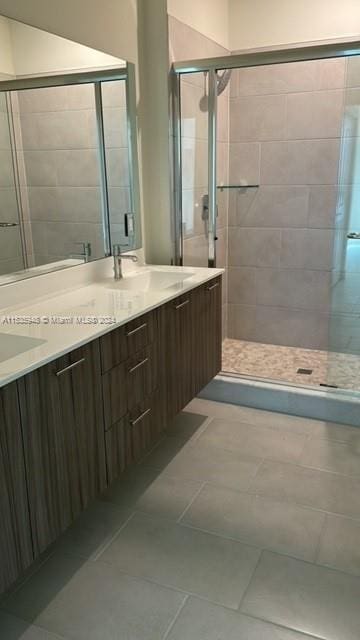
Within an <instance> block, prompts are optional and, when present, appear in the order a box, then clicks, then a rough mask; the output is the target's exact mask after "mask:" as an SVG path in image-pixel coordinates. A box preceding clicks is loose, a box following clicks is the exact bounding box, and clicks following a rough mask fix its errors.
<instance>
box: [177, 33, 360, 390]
mask: <svg viewBox="0 0 360 640" xmlns="http://www.w3.org/2000/svg"><path fill="white" fill-rule="evenodd" d="M359 54H360V48H359V46H357V45H356V44H355V45H349V46H347V47H345V46H344V45H335V46H331V45H320V46H317V47H310V48H306V49H291V50H287V51H279V52H276V51H273V52H269V53H268V52H261V53H251V54H243V55H236V56H229V57H225V58H217V59H209V60H196V61H190V62H189V61H187V62H184V63H181V62H180V63H175V64H174V68H173V99H174V128H175V156H174V157H175V163H174V165H175V230H176V248H177V262H178V264H184V265H199V266H200V265H202V266H210V267H212V266H220V267H223V268H224V269H225V275H224V292H223V338H224V340H223V371H224V372H225V373H230V374H232V375H239V376H245V377H247V378H249V377H250V378H254V379H260V380H264V379H265V380H269V381H275V382H279V383H286V384H290V385H296V386H306V387H309V386H310V387H313V388H317V389H318V388H319V387H321V388H323V389H329V390H335V389H340V390H342V391H344V390H346V391H348V392H353V391H359V390H360V313H359V311H360V297H359V296H360V287H359V284H360V220H359V219H358V215H359V211H360V209H359V206H358V204H359V198H360V191H359V183H360V173H359V171H360V164H359V158H360V155H359V153H360V152H359V144H358V140H359V113H360V55H359ZM358 156H359V157H358Z"/></svg>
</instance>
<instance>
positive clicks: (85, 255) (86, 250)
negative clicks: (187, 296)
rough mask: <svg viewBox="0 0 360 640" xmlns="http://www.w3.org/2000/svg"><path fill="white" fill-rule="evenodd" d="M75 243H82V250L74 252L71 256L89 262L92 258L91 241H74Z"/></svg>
mask: <svg viewBox="0 0 360 640" xmlns="http://www.w3.org/2000/svg"><path fill="white" fill-rule="evenodd" d="M73 244H76V245H80V246H81V247H82V249H83V250H82V252H79V253H72V254H71V255H70V258H82V259H83V260H84V262H89V260H90V258H91V242H73Z"/></svg>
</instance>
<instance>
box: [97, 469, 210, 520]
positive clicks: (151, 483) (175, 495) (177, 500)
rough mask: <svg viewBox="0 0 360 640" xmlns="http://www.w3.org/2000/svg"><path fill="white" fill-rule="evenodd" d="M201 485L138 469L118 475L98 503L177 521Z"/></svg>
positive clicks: (153, 470) (192, 481) (154, 470)
mask: <svg viewBox="0 0 360 640" xmlns="http://www.w3.org/2000/svg"><path fill="white" fill-rule="evenodd" d="M201 485H202V483H201V482H196V481H195V480H186V479H184V478H173V477H171V476H168V475H166V474H164V473H162V472H159V471H158V470H157V469H152V468H150V467H143V466H140V467H136V468H135V469H133V470H131V471H130V472H129V473H126V474H125V475H123V476H121V477H120V478H119V479H118V480H117V481H116V482H115V483H114V484H113V485H112V486H111V487H110V489H109V490H108V491H107V492H106V493H104V494H103V495H102V496H101V500H105V501H108V502H113V503H115V504H118V505H120V506H122V507H123V508H125V507H126V508H132V509H138V510H139V511H145V512H147V513H153V514H156V515H160V516H162V517H164V518H169V519H175V520H177V519H178V518H179V516H180V515H181V514H182V513H183V511H184V509H185V508H186V507H187V505H188V504H189V503H190V501H191V500H192V499H193V497H194V496H195V494H196V493H197V492H198V491H199V489H200V487H201Z"/></svg>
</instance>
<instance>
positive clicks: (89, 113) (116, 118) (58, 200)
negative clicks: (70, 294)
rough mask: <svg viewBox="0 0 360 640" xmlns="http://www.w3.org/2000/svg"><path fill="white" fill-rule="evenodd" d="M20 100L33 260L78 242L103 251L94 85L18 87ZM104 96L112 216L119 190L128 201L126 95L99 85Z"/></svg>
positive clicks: (72, 249) (75, 248)
mask: <svg viewBox="0 0 360 640" xmlns="http://www.w3.org/2000/svg"><path fill="white" fill-rule="evenodd" d="M111 84H112V83H111ZM18 100H19V113H20V122H21V137H22V140H21V144H22V150H21V151H22V156H23V159H24V165H25V172H26V183H27V195H28V201H29V210H30V222H31V229H32V240H33V248H34V258H35V264H42V263H46V262H52V261H54V260H59V259H63V258H67V257H69V256H70V255H71V254H75V253H78V252H81V251H82V248H81V246H79V244H77V243H81V242H90V243H91V248H92V257H93V258H98V257H102V256H103V255H104V244H103V228H102V199H101V189H100V170H99V153H98V137H97V127H96V114H95V106H94V105H95V103H94V88H93V86H92V85H76V86H68V87H56V88H48V89H36V90H27V91H22V92H18ZM103 103H104V123H105V141H106V146H107V170H108V180H109V199H110V203H111V207H112V213H113V214H114V215H115V216H116V214H117V213H118V212H117V207H118V202H119V193H120V192H121V193H123V192H124V194H126V195H124V199H125V200H127V199H128V196H127V194H128V192H129V176H128V159H127V158H128V155H127V138H126V105H125V94H124V92H123V95H122V97H121V98H120V97H119V93H118V92H117V93H116V94H115V92H114V91H112V90H111V87H105V89H104V96H103ZM118 217H119V219H118V221H117V222H118V224H119V226H121V220H120V215H119V216H118Z"/></svg>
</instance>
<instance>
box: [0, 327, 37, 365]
mask: <svg viewBox="0 0 360 640" xmlns="http://www.w3.org/2000/svg"><path fill="white" fill-rule="evenodd" d="M44 342H46V340H40V338H28V337H27V336H14V335H13V334H11V333H0V362H4V361H5V360H10V358H15V356H18V355H20V354H21V353H24V352H25V351H29V350H30V349H35V347H38V346H39V345H40V344H44Z"/></svg>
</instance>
